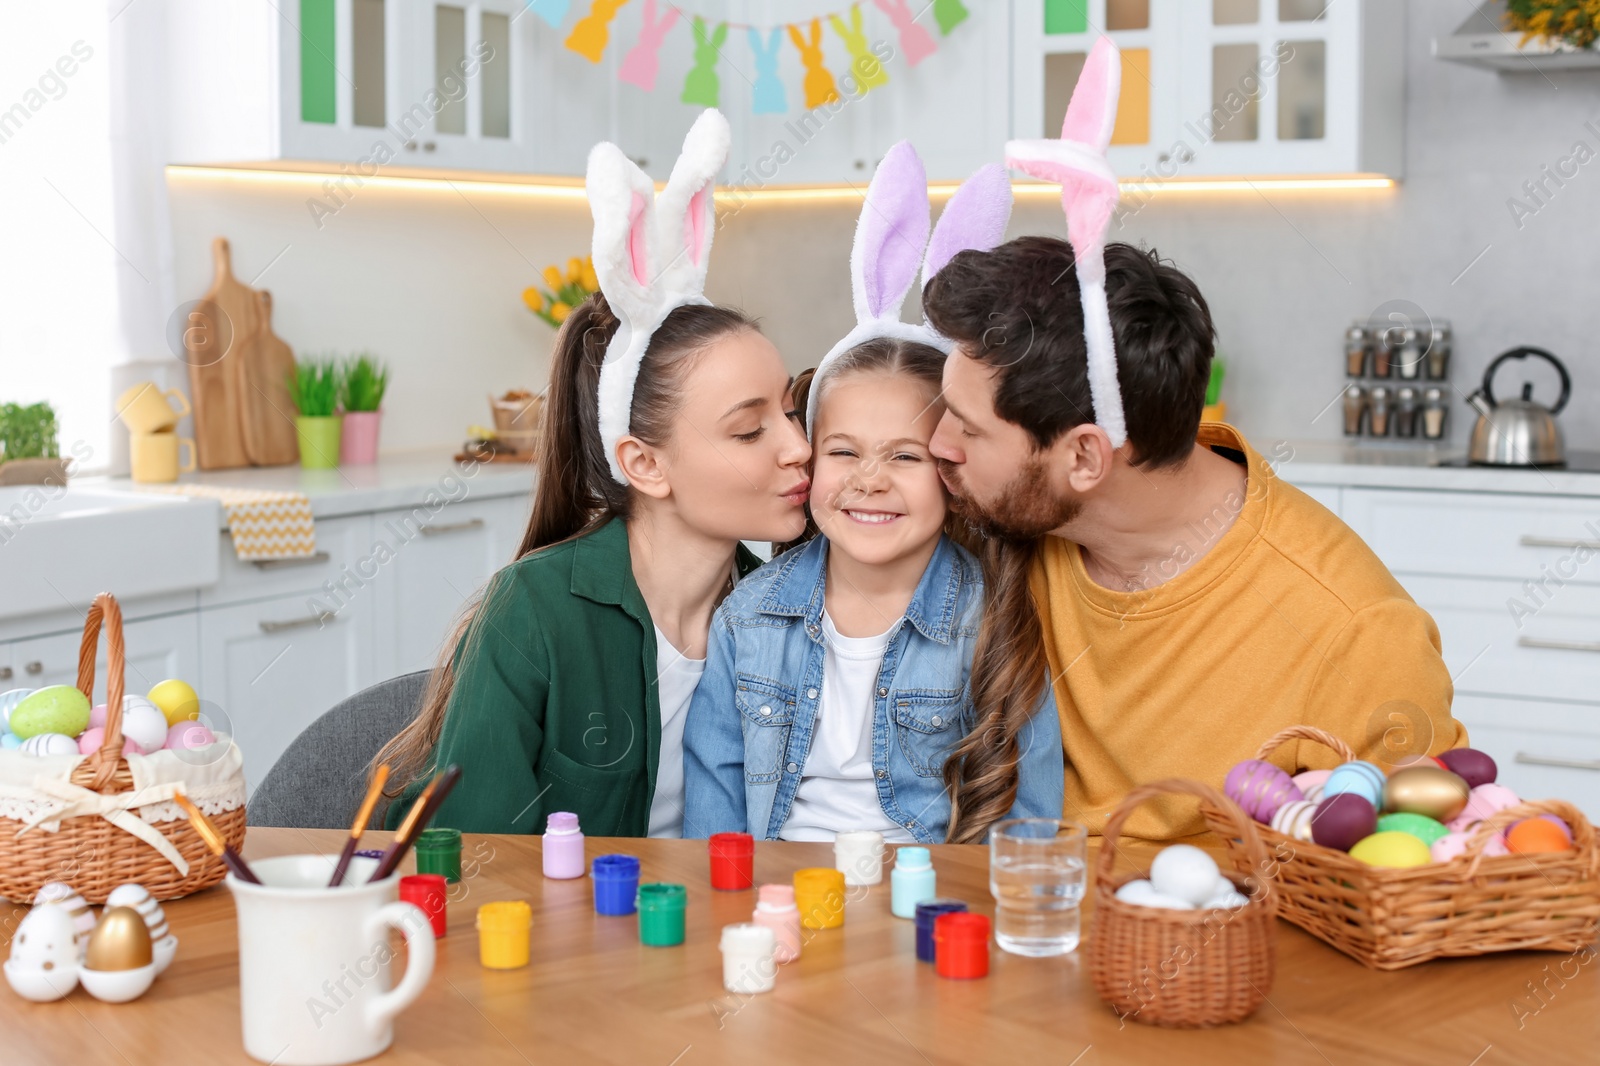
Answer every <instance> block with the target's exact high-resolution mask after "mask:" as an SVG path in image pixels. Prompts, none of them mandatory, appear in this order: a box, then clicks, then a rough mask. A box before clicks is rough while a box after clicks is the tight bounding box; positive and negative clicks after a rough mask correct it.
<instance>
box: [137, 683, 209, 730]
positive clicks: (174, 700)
mask: <svg viewBox="0 0 1600 1066" xmlns="http://www.w3.org/2000/svg"><path fill="white" fill-rule="evenodd" d="M145 695H146V697H147V698H148V699H149V700H150V702H151V703H153V704H155V705H156V706H157V707H159V708H160V709H161V713H162V714H163V715H165V716H166V719H167V725H168V726H169V727H170V726H175V725H177V724H178V723H179V722H184V721H193V720H195V719H197V718H199V717H200V697H199V696H198V695H197V694H196V693H195V691H194V689H193V688H192V687H190V685H189V683H188V682H186V681H179V680H178V679H177V678H171V677H169V678H168V679H167V680H165V681H162V682H160V683H159V684H157V685H156V686H155V687H154V688H152V689H151V690H150V691H149V692H147V693H145Z"/></svg>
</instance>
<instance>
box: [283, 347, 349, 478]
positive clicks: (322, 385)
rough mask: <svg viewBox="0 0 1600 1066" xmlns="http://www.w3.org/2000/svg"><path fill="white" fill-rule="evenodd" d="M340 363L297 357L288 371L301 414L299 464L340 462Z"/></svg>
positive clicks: (321, 465) (333, 464) (319, 466)
mask: <svg viewBox="0 0 1600 1066" xmlns="http://www.w3.org/2000/svg"><path fill="white" fill-rule="evenodd" d="M340 376H341V375H340V373H339V364H338V363H337V362H336V361H334V360H333V359H297V360H295V364H294V373H292V374H290V375H289V398H290V400H292V401H293V402H294V406H295V410H296V411H298V412H299V413H300V414H299V417H298V418H296V419H295V420H294V429H295V436H296V437H297V438H299V441H300V465H301V466H302V467H304V468H305V469H307V470H318V469H321V470H328V469H332V468H333V467H336V466H338V465H339V378H340Z"/></svg>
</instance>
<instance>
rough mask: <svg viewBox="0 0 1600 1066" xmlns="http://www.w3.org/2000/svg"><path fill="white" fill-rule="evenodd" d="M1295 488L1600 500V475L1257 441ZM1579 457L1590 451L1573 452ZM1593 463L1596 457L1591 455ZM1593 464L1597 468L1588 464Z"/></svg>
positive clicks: (1433, 451)
mask: <svg viewBox="0 0 1600 1066" xmlns="http://www.w3.org/2000/svg"><path fill="white" fill-rule="evenodd" d="M1250 443H1251V444H1252V445H1254V446H1255V448H1256V450H1257V451H1259V452H1261V454H1262V455H1263V456H1265V457H1266V459H1267V461H1268V462H1269V463H1271V464H1272V466H1273V468H1274V469H1276V470H1277V472H1278V476H1279V477H1281V478H1283V479H1284V480H1285V481H1287V482H1289V483H1290V484H1291V485H1354V486H1360V487H1363V488H1384V489H1425V490H1426V489H1431V490H1435V491H1440V492H1506V493H1517V494H1527V495H1538V496H1600V473H1587V472H1586V473H1578V472H1573V471H1567V470H1560V469H1538V470H1535V469H1526V468H1513V467H1486V466H1440V465H1439V464H1440V463H1441V462H1447V461H1451V460H1455V461H1460V460H1461V458H1462V457H1463V456H1464V455H1465V454H1466V451H1465V450H1464V449H1461V448H1433V447H1429V446H1426V445H1419V446H1416V447H1400V446H1388V447H1386V446H1384V445H1376V444H1360V445H1358V444H1348V443H1346V442H1344V441H1270V440H1252V441H1251V442H1250ZM1573 455H1574V457H1576V456H1581V455H1585V453H1582V452H1577V453H1573ZM1588 458H1590V459H1592V458H1593V456H1592V455H1589V456H1588ZM1586 465H1593V464H1586Z"/></svg>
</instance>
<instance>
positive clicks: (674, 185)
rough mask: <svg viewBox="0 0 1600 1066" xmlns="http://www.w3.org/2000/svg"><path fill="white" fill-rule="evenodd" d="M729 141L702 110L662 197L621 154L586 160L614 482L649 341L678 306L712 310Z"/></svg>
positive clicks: (606, 438) (606, 148) (716, 116)
mask: <svg viewBox="0 0 1600 1066" xmlns="http://www.w3.org/2000/svg"><path fill="white" fill-rule="evenodd" d="M730 141H731V137H730V134H729V131H728V120H727V119H726V118H724V117H723V116H722V114H721V112H719V111H715V110H707V111H705V112H703V113H702V114H701V115H700V117H699V118H698V119H696V120H695V123H694V125H693V126H692V127H691V128H690V130H689V133H688V136H686V137H685V138H684V140H683V152H682V154H681V155H679V156H678V161H677V163H676V164H675V165H674V166H673V168H672V176H671V177H669V178H668V179H667V184H666V187H665V188H663V189H662V190H661V195H660V196H657V195H656V188H655V185H654V184H653V183H652V182H651V181H650V178H649V177H648V176H647V175H646V174H645V173H644V171H642V170H640V169H639V168H638V167H637V166H635V165H634V164H633V161H632V160H630V159H629V158H628V157H627V156H625V155H623V154H622V149H620V148H618V147H617V146H616V145H614V144H611V143H610V142H609V141H602V142H601V143H600V144H597V145H595V146H594V148H593V149H591V150H590V152H589V168H588V175H587V177H586V179H585V182H584V185H585V189H586V191H587V192H588V195H589V209H590V211H591V212H592V213H593V215H594V248H593V253H594V272H595V276H596V277H597V278H598V279H599V282H600V291H601V292H602V293H604V294H605V298H606V303H608V304H609V305H610V306H611V310H612V311H613V312H614V313H615V314H616V316H617V318H618V320H619V321H620V323H621V324H620V325H619V326H618V328H617V332H616V335H615V336H613V337H612V338H611V343H610V344H609V345H608V346H607V347H606V357H605V363H604V365H603V366H602V367H601V368H600V385H599V395H600V398H599V408H600V439H601V441H602V442H603V443H604V445H605V452H606V462H607V463H608V464H610V466H611V476H612V477H614V478H616V479H617V481H619V482H621V483H622V484H627V482H628V479H627V477H625V476H624V475H623V473H622V467H621V466H620V465H618V463H617V442H618V441H619V440H621V439H622V437H624V436H625V435H626V434H627V432H628V423H629V420H630V417H631V415H632V411H633V387H634V383H635V382H637V381H638V378H639V364H640V362H641V361H642V360H643V359H644V353H645V349H646V348H647V347H648V346H649V344H650V337H651V335H652V334H654V333H655V331H656V330H657V329H658V328H660V326H661V323H662V322H663V321H665V320H666V317H667V315H669V314H671V313H672V312H673V311H674V310H676V309H677V308H679V307H683V306H685V305H688V304H709V303H710V301H709V300H707V299H706V298H705V285H706V268H707V267H708V266H709V265H710V260H711V235H712V230H713V229H714V224H715V214H714V211H715V205H714V203H713V192H714V189H713V185H714V183H715V182H716V179H717V172H718V171H720V170H721V169H722V165H723V164H724V163H725V162H727V159H728V148H729V144H730Z"/></svg>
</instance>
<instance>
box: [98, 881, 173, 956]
mask: <svg viewBox="0 0 1600 1066" xmlns="http://www.w3.org/2000/svg"><path fill="white" fill-rule="evenodd" d="M106 906H107V907H108V908H110V907H132V908H133V909H134V910H136V911H138V912H139V917H141V918H143V919H144V924H145V925H146V926H147V927H148V928H149V930H150V947H151V951H152V952H153V953H154V955H155V964H156V973H157V974H160V973H162V972H164V971H165V970H166V968H167V967H168V966H170V965H172V957H173V956H174V955H176V954H177V951H178V938H177V937H175V936H173V935H172V933H171V930H170V929H169V928H168V927H167V914H166V912H165V911H163V910H162V909H161V904H159V903H157V902H156V899H155V897H154V896H152V895H151V894H150V892H149V891H148V890H147V889H146V888H145V887H144V886H143V885H136V884H132V883H129V884H126V885H118V886H117V887H116V888H113V889H112V890H111V894H110V895H109V896H107V897H106Z"/></svg>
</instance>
